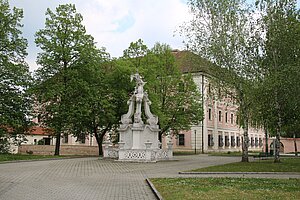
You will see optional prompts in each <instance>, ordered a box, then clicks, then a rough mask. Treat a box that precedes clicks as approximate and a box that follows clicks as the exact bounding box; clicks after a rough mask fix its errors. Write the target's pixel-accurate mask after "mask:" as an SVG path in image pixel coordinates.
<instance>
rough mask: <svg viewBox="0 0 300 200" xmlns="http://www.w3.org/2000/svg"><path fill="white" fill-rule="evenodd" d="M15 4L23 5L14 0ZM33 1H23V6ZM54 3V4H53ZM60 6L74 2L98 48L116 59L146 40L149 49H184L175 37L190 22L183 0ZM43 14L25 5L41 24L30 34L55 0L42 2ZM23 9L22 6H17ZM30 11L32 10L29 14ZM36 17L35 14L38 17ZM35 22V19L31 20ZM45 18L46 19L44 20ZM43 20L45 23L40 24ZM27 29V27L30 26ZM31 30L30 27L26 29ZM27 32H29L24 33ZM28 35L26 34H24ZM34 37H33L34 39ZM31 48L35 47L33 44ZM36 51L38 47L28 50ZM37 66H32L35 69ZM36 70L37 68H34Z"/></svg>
mask: <svg viewBox="0 0 300 200" xmlns="http://www.w3.org/2000/svg"><path fill="white" fill-rule="evenodd" d="M12 1H15V2H20V1H16V0H12ZM33 1H34V0H24V2H23V4H25V3H26V2H27V4H28V3H29V2H33ZM50 2H52V3H50ZM61 3H73V4H75V5H76V8H77V11H78V12H79V13H81V14H82V15H83V19H84V20H83V24H84V25H85V26H86V29H87V32H88V33H89V34H91V35H92V36H93V37H94V38H95V41H96V42H97V43H98V46H99V47H106V48H107V51H108V52H109V53H110V54H111V55H112V56H113V57H118V56H121V55H122V53H123V50H124V49H126V48H127V47H128V46H129V44H130V42H134V41H136V40H138V39H140V38H141V39H142V40H144V42H145V44H146V45H147V46H148V47H149V48H150V47H152V46H153V45H154V43H155V42H161V43H167V44H169V45H170V46H171V47H172V48H183V44H182V40H183V39H182V38H180V37H179V36H178V35H177V36H176V37H173V35H174V31H175V30H176V29H178V26H179V25H181V24H182V23H183V22H184V21H187V19H188V16H189V15H188V7H187V5H186V3H185V1H184V0H160V1H153V0H109V1H108V0H89V1H86V0H56V1H55V5H56V6H57V5H58V4H61ZM39 4H41V5H42V6H41V5H40V6H39V7H42V8H43V10H42V11H40V10H39V11H38V12H37V11H35V10H34V9H39V7H37V6H35V7H33V6H32V7H31V6H23V8H24V14H25V15H26V13H29V12H33V13H40V14H39V15H40V17H37V16H35V17H36V21H39V23H38V24H36V23H33V22H28V21H26V20H27V19H26V16H25V18H24V21H23V22H24V24H25V26H26V24H27V23H28V24H31V25H32V27H31V28H32V30H31V34H32V33H34V32H36V31H37V29H40V28H41V27H43V26H44V24H41V23H44V19H45V16H44V12H45V9H44V8H45V7H50V8H51V9H53V5H54V2H53V1H39ZM17 6H18V7H20V6H21V7H22V5H20V4H19V5H17ZM29 9H30V11H28V10H29ZM35 15H36V14H35ZM30 19H31V20H32V17H31V18H30ZM41 19H43V20H41ZM41 21H42V22H41ZM27 27H28V26H27ZM26 29H28V28H26ZM25 31H26V30H25ZM25 35H26V33H25ZM32 37H33V36H32ZM29 45H30V46H34V43H33V42H32V41H31V43H30V44H29ZM29 49H30V50H34V49H35V51H36V48H32V47H31V48H29ZM28 53H29V56H28V60H30V63H29V64H30V65H33V64H32V63H33V60H34V59H35V56H36V53H37V52H28ZM33 67H34V66H32V67H31V69H33ZM34 68H35V67H34Z"/></svg>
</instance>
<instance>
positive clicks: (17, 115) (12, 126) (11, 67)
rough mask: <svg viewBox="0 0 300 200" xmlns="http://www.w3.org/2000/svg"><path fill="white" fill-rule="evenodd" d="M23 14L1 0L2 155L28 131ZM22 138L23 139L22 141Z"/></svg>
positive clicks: (0, 130) (0, 120) (28, 78)
mask: <svg viewBox="0 0 300 200" xmlns="http://www.w3.org/2000/svg"><path fill="white" fill-rule="evenodd" d="M22 18H23V11H22V10H21V9H18V8H15V7H14V8H13V9H12V10H11V9H10V7H9V3H8V1H7V0H0V19H1V20H0V138H1V142H0V153H1V152H2V151H5V149H4V147H5V146H6V144H7V140H8V139H9V138H11V137H12V138H13V139H15V140H17V139H18V137H21V136H22V134H24V133H25V132H26V131H27V130H28V128H29V118H28V115H29V108H30V103H29V98H28V96H27V92H26V91H27V89H28V86H29V83H30V74H29V69H28V66H27V64H26V63H25V61H24V58H25V56H26V55H27V53H26V48H27V41H26V39H24V38H23V37H22V36H21V34H22V32H21V30H20V29H21V28H22V26H23V25H22V24H21V23H20V21H21V19H22ZM19 139H21V138H19Z"/></svg>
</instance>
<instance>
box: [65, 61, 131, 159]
mask: <svg viewBox="0 0 300 200" xmlns="http://www.w3.org/2000/svg"><path fill="white" fill-rule="evenodd" d="M104 61H105V62H104ZM104 61H102V62H98V63H95V65H86V66H84V67H81V68H79V69H78V70H77V71H76V73H77V75H76V76H77V77H78V78H76V79H74V81H76V83H74V85H76V87H78V88H77V89H76V91H78V92H76V93H74V94H73V95H74V96H72V97H71V98H70V99H72V100H71V102H70V105H71V107H72V108H71V109H70V110H72V117H71V118H72V123H71V124H72V130H73V134H74V135H75V136H77V137H80V136H83V137H85V136H86V135H92V136H95V138H96V140H97V144H98V148H99V155H102V154H103V153H102V142H103V138H104V136H105V134H107V133H109V132H112V131H115V130H116V128H117V127H118V125H119V121H120V116H121V115H122V114H124V113H125V112H126V109H127V105H126V99H127V98H128V94H129V92H130V91H131V90H132V85H131V84H130V83H129V77H130V73H129V70H128V69H127V68H126V67H125V68H124V67H123V66H119V65H117V64H116V61H112V60H104Z"/></svg>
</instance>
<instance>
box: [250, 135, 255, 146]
mask: <svg viewBox="0 0 300 200" xmlns="http://www.w3.org/2000/svg"><path fill="white" fill-rule="evenodd" d="M250 144H251V147H253V146H254V139H253V137H251V143H250Z"/></svg>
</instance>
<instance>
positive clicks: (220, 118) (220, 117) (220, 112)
mask: <svg viewBox="0 0 300 200" xmlns="http://www.w3.org/2000/svg"><path fill="white" fill-rule="evenodd" d="M219 122H222V111H221V110H219Z"/></svg>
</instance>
